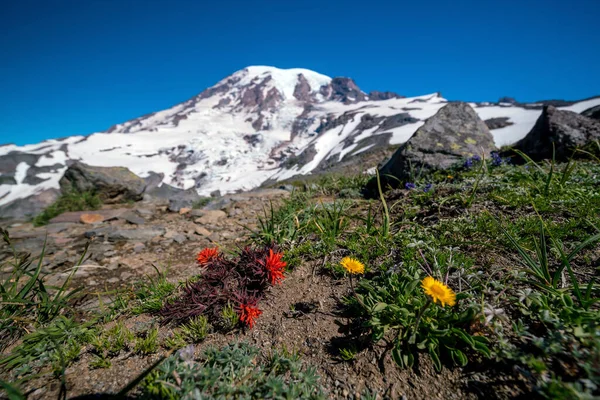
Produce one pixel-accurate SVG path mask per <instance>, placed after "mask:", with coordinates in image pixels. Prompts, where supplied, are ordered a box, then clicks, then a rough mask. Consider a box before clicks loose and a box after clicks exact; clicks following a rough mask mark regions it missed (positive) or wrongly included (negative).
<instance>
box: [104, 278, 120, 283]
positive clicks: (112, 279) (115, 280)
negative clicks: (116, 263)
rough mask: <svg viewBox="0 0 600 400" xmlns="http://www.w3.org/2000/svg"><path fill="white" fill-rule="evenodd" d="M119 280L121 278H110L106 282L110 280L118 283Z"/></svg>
mask: <svg viewBox="0 0 600 400" xmlns="http://www.w3.org/2000/svg"><path fill="white" fill-rule="evenodd" d="M119 281H120V279H119V278H109V279H107V280H106V282H108V283H117V282H119Z"/></svg>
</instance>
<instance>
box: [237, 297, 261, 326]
mask: <svg viewBox="0 0 600 400" xmlns="http://www.w3.org/2000/svg"><path fill="white" fill-rule="evenodd" d="M260 314H262V311H260V310H259V309H258V307H257V306H256V304H252V303H250V304H242V305H240V321H242V322H243V323H245V324H246V325H248V326H249V327H250V329H252V327H253V326H254V320H255V319H256V318H258V317H259V315H260Z"/></svg>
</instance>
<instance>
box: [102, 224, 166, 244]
mask: <svg viewBox="0 0 600 400" xmlns="http://www.w3.org/2000/svg"><path fill="white" fill-rule="evenodd" d="M164 233H165V228H163V227H160V226H154V227H148V228H146V229H130V230H125V229H119V230H116V231H114V232H109V233H108V238H109V239H110V240H139V241H145V240H150V239H152V238H153V237H155V236H161V235H163V234H164Z"/></svg>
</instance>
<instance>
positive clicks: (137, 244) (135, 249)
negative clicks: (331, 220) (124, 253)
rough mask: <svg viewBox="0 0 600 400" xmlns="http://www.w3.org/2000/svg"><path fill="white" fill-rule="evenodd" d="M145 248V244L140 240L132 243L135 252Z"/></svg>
mask: <svg viewBox="0 0 600 400" xmlns="http://www.w3.org/2000/svg"><path fill="white" fill-rule="evenodd" d="M145 248H146V245H145V244H144V243H141V242H138V243H136V244H134V245H133V251H135V252H136V253H140V252H142V250H144V249H145Z"/></svg>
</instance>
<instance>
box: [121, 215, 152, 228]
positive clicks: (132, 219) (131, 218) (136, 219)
mask: <svg viewBox="0 0 600 400" xmlns="http://www.w3.org/2000/svg"><path fill="white" fill-rule="evenodd" d="M121 218H123V219H124V220H125V221H127V222H129V223H130V224H134V225H143V224H145V223H146V220H145V219H144V218H142V217H140V216H138V215H136V214H135V213H133V212H126V213H124V214H122V215H121Z"/></svg>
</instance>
